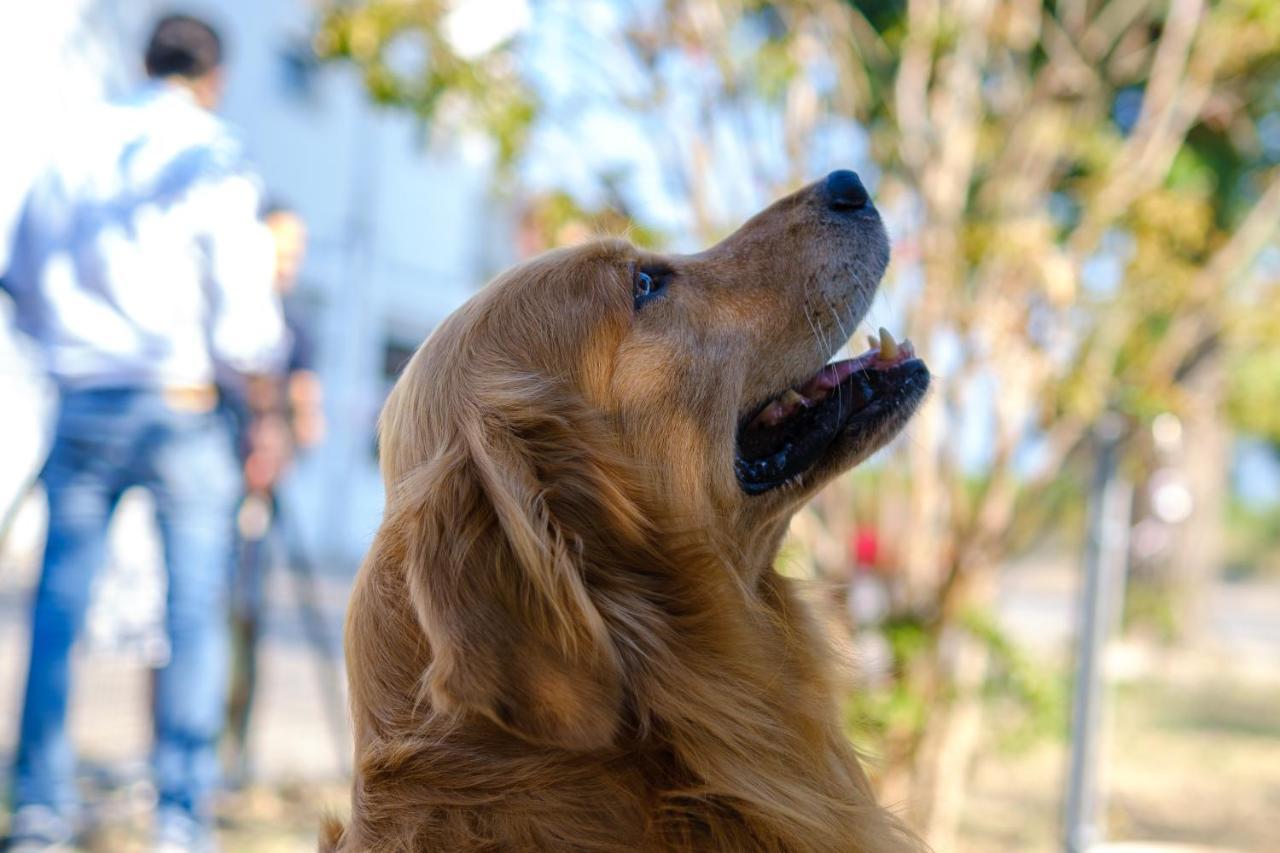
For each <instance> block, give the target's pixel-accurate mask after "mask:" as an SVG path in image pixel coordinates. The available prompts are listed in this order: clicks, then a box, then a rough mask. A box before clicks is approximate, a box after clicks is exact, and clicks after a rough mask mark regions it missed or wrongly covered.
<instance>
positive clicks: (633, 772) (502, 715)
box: [322, 171, 929, 853]
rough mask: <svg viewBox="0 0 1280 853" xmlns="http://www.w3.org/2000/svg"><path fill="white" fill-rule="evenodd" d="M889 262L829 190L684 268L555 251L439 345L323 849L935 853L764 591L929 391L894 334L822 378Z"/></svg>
mask: <svg viewBox="0 0 1280 853" xmlns="http://www.w3.org/2000/svg"><path fill="white" fill-rule="evenodd" d="M888 258H889V248H888V241H887V239H886V237H885V232H884V228H883V226H882V224H881V221H880V217H879V215H878V213H877V212H876V209H875V207H874V206H873V205H872V204H871V202H870V200H869V199H868V197H867V193H866V191H865V190H864V189H863V187H862V184H861V183H860V182H859V181H858V178H857V176H856V175H854V174H853V173H852V172H847V171H841V172H834V173H832V174H831V175H830V176H828V177H827V178H826V179H825V180H822V181H819V182H817V183H815V184H813V185H810V186H808V187H806V188H804V189H802V190H800V191H799V192H796V193H794V194H793V195H790V196H788V197H786V198H784V199H782V200H781V201H778V202H777V203H775V204H773V205H772V206H771V207H769V208H768V209H766V210H765V211H763V212H762V213H760V214H758V215H757V216H755V217H754V218H753V219H751V220H750V221H749V222H747V223H746V224H745V225H743V226H742V228H740V229H739V230H738V231H737V232H736V233H734V234H733V235H732V236H730V237H728V238H727V239H725V240H724V241H723V242H721V243H719V244H718V245H716V246H715V247H713V248H711V249H708V250H707V251H705V252H702V253H700V254H696V255H659V254H653V253H651V252H646V251H642V250H639V249H637V248H635V247H633V246H631V245H629V244H628V243H626V242H623V241H620V240H608V241H602V242H598V243H595V244H592V245H587V246H583V247H579V248H572V249H564V250H560V251H555V252H551V253H549V254H546V255H543V256H541V257H539V258H536V259H534V260H532V261H529V262H527V263H524V264H522V265H520V266H517V267H516V268H514V269H512V270H510V271H508V272H507V273H505V274H503V275H502V276H500V277H499V278H498V279H497V280H496V281H494V282H493V283H492V284H490V285H489V286H488V287H487V288H485V289H484V290H483V291H481V292H480V293H478V294H477V295H476V296H475V297H474V298H473V299H471V300H470V301H469V302H468V303H467V304H466V305H464V306H463V307H462V308H460V309H459V310H458V311H457V312H456V313H454V314H453V315H452V316H451V317H449V318H448V319H447V320H446V321H445V322H444V323H443V324H442V325H441V326H440V327H439V329H437V330H436V331H435V332H434V333H433V334H432V335H431V337H430V338H429V339H428V340H427V341H426V343H424V344H423V345H422V347H421V348H420V349H419V350H418V352H417V354H416V355H415V356H414V357H413V359H412V361H411V362H410V363H409V365H408V367H407V368H406V369H405V372H404V375H403V376H402V377H401V378H400V380H399V382H398V383H397V384H396V387H395V389H394V390H393V391H392V393H391V396H390V398H389V399H388V401H387V404H386V408H385V410H384V411H383V414H382V419H381V423H380V428H379V432H380V443H381V445H380V446H381V464H382V472H383V476H384V478H385V481H386V490H387V508H386V514H385V518H384V520H383V523H382V526H381V528H380V530H379V531H378V534H377V537H376V540H375V541H374V543H373V546H372V548H371V550H370V552H369V554H368V557H367V558H366V560H365V562H364V565H363V567H362V568H361V570H360V573H359V576H358V578H357V580H356V585H355V590H354V592H353V595H352V599H351V605H350V611H349V614H348V620H347V628H346V652H347V667H348V673H349V678H350V686H351V704H352V712H353V716H354V726H355V753H356V765H357V766H356V771H355V781H354V787H353V792H352V815H351V819H350V822H349V824H348V825H347V826H346V827H345V828H344V827H341V826H340V825H339V824H337V823H336V822H331V823H330V824H329V825H327V826H326V827H325V831H324V838H323V840H322V849H325V850H342V851H355V850H378V851H383V850H385V851H428V850H429V851H443V852H444V853H456V851H479V850H484V851H541V850H546V851H586V850H593V851H606V850H609V851H637V850H642V851H649V850H652V851H659V850H663V851H665V850H728V851H749V850H761V851H764V850H769V851H783V850H786V851H859V853H878V852H879V851H900V850H916V849H920V847H921V845H920V843H919V842H918V841H916V840H915V839H914V838H913V837H912V835H911V834H910V833H909V832H908V831H907V830H906V829H904V828H903V827H902V825H901V824H899V822H898V821H897V820H896V819H895V818H894V817H893V816H892V815H891V814H890V813H889V812H888V811H887V810H885V809H883V808H881V807H880V806H878V805H877V804H876V802H875V799H874V797H873V795H872V793H871V790H870V788H869V786H868V784H867V780H866V777H865V775H864V773H863V771H862V768H861V767H860V766H859V763H858V761H857V759H856V758H855V755H854V752H853V750H852V749H851V748H850V746H849V744H848V742H847V740H846V738H845V735H844V733H843V732H842V731H841V725H840V720H839V719H838V716H837V711H836V704H835V700H834V694H833V690H832V688H831V686H830V682H829V680H828V677H827V674H826V670H825V660H824V655H823V652H822V645H823V644H822V641H821V638H820V636H819V635H820V631H819V630H818V629H817V628H816V627H815V625H814V622H813V620H812V619H811V618H810V616H809V614H808V613H807V612H806V609H805V607H804V606H803V605H802V604H801V603H800V602H799V601H798V599H797V597H796V595H795V593H794V591H793V589H792V584H791V583H790V582H789V581H787V580H786V579H785V578H783V577H781V576H779V575H778V574H777V572H775V571H774V561H775V558H776V556H777V553H778V547H779V544H780V542H781V541H782V538H783V535H784V534H785V532H786V530H787V525H788V520H789V519H790V518H791V516H792V514H794V513H795V512H796V510H797V509H798V508H799V507H800V506H801V505H802V504H803V503H804V502H805V501H806V500H807V499H808V498H809V497H810V496H812V495H813V494H814V492H815V491H816V490H817V489H819V488H821V487H822V485H823V483H825V482H826V481H827V480H829V479H830V478H832V477H833V476H835V475H836V474H838V473H839V472H841V471H844V470H845V469H847V468H849V467H850V466H852V465H854V464H855V463H857V462H859V461H860V460H862V459H863V458H864V457H866V456H867V455H868V454H870V453H872V452H873V451H874V450H876V449H877V448H879V447H880V446H882V445H883V444H884V443H885V442H887V441H888V440H889V439H890V438H892V437H893V436H894V435H895V434H896V433H897V432H898V430H899V429H900V428H901V426H902V425H903V423H904V422H905V421H906V420H907V419H908V417H909V416H910V415H911V413H912V412H913V411H914V409H915V407H916V406H917V404H918V403H919V401H920V399H921V398H922V396H923V395H924V393H925V390H926V388H927V386H928V383H929V373H928V370H927V369H926V368H925V366H924V364H923V363H921V362H920V361H919V360H918V359H915V358H914V357H913V355H912V353H911V352H910V350H909V348H903V349H902V350H897V351H895V347H894V346H893V344H892V343H891V342H890V340H889V339H887V338H886V339H885V340H884V341H883V348H882V349H881V350H873V351H871V352H868V353H866V354H865V355H863V356H861V357H859V358H857V359H852V360H848V361H843V362H835V363H833V364H828V363H827V362H828V359H829V358H831V357H832V355H833V354H834V353H835V352H836V349H837V348H838V347H839V346H841V345H843V344H844V342H845V341H846V339H847V337H848V333H849V332H850V331H851V330H852V329H853V328H854V326H855V325H856V324H857V323H858V322H859V321H860V320H861V318H862V316H863V314H864V313H865V312H866V310H867V306H868V303H869V302H870V301H871V298H872V296H873V294H874V293H875V290H876V286H877V284H878V282H879V280H880V277H881V275H882V274H883V272H884V269H885V266H886V264H887V263H888Z"/></svg>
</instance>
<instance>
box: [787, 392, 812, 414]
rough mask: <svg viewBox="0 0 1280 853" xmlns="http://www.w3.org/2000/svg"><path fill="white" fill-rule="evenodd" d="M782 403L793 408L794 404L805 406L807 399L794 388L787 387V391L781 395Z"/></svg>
mask: <svg viewBox="0 0 1280 853" xmlns="http://www.w3.org/2000/svg"><path fill="white" fill-rule="evenodd" d="M782 405H783V406H784V407H785V408H787V409H793V408H795V407H796V406H807V405H809V400H808V398H807V397H805V396H804V395H802V394H801V393H800V392H799V391H797V390H796V389H794V388H788V389H787V392H786V393H785V394H783V395H782Z"/></svg>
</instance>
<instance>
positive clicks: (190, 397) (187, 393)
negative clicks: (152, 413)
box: [160, 385, 218, 414]
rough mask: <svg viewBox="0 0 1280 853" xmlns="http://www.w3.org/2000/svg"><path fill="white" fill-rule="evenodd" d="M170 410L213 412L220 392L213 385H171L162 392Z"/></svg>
mask: <svg viewBox="0 0 1280 853" xmlns="http://www.w3.org/2000/svg"><path fill="white" fill-rule="evenodd" d="M160 393H161V394H162V395H163V396H164V401H165V403H166V404H168V406H169V408H171V409H174V410H175V411H179V412H192V413H196V414H202V413H204V412H212V411H213V407H214V406H216V405H217V404H218V392H217V390H216V389H215V388H214V387H213V386H212V385H171V386H169V387H167V388H165V389H164V390H163V391H161V392H160Z"/></svg>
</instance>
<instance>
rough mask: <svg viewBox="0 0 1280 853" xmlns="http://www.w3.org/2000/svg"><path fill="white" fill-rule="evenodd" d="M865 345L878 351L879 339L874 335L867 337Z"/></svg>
mask: <svg viewBox="0 0 1280 853" xmlns="http://www.w3.org/2000/svg"><path fill="white" fill-rule="evenodd" d="M867 343H869V344H871V348H872V349H880V338H878V337H876V336H875V335H867Z"/></svg>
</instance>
